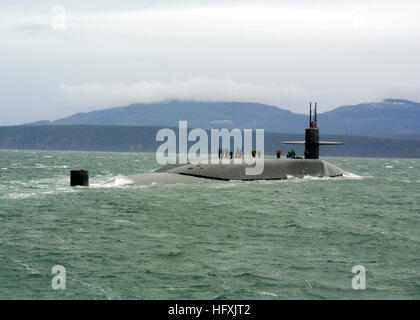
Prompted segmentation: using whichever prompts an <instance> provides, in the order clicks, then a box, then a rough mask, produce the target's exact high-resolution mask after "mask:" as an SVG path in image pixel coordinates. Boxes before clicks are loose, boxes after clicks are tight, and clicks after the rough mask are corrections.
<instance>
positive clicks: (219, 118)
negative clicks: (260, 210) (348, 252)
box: [24, 98, 420, 136]
mask: <svg viewBox="0 0 420 320" xmlns="http://www.w3.org/2000/svg"><path fill="white" fill-rule="evenodd" d="M180 120H186V121H188V126H189V127H195V128H204V129H212V128H218V129H220V128H228V129H232V128H239V129H256V128H260V129H264V130H266V131H270V132H280V133H301V132H302V131H303V129H304V128H305V127H306V126H307V125H308V116H307V115H303V114H298V113H294V112H292V111H290V110H287V109H284V108H279V107H276V106H272V105H265V104H260V103H251V102H220V101H219V102H217V101H215V102H196V101H176V100H172V101H166V102H160V103H151V104H140V103H135V104H130V105H128V106H121V107H115V108H108V109H101V110H96V111H91V112H79V113H76V114H73V115H71V116H68V117H64V118H61V119H58V120H55V121H48V120H41V121H37V122H33V123H28V124H24V125H80V124H89V125H138V126H162V127H176V126H177V125H178V121H180ZM318 123H319V126H320V128H321V130H322V133H323V134H344V135H362V136H397V135H420V129H419V123H420V103H417V102H413V101H410V100H406V99H395V98H389V99H385V100H383V101H381V102H371V103H360V104H356V105H344V106H340V107H337V108H335V109H333V110H330V111H327V112H323V113H319V116H318Z"/></svg>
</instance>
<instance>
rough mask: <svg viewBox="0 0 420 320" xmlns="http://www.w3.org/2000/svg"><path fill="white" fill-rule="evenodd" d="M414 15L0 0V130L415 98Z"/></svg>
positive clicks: (339, 5)
mask: <svg viewBox="0 0 420 320" xmlns="http://www.w3.org/2000/svg"><path fill="white" fill-rule="evenodd" d="M175 3H176V4H175ZM56 5H60V6H62V8H64V9H65V18H66V19H65V20H64V21H65V26H64V24H63V19H62V17H63V15H61V14H60V13H61V12H62V11H60V8H54V6H56ZM419 12H420V1H401V0H399V1H386V0H382V1H344V0H343V1H309V0H308V1H305V0H304V1H264V0H258V1H243V0H241V1H215V0H211V1H174V0H170V1H169V0H167V1H158V0H153V1H111V0H101V1H76V0H72V1H26V0H20V1H14V0H13V1H12V0H2V1H1V2H0V37H1V42H0V43H1V44H0V46H1V50H0V125H11V124H20V123H25V122H30V121H36V120H41V119H48V120H54V119H57V118H61V117H64V116H67V115H71V114H73V113H75V112H84V111H92V110H97V109H101V108H107V107H114V106H123V105H128V104H130V103H135V102H157V101H162V100H168V99H188V100H201V101H209V100H218V101H221V100H222V101H250V102H260V103H266V104H271V105H276V106H279V107H281V108H287V109H290V110H292V111H294V112H299V113H306V110H307V105H308V102H309V101H318V104H319V109H320V111H321V112H322V111H327V110H330V109H333V108H335V107H337V106H340V105H343V104H354V103H359V102H366V101H380V100H382V99H384V98H391V97H392V98H406V99H412V100H415V101H420V58H419V57H420V37H419V36H420V19H419V18H418V15H419ZM63 27H65V28H64V29H63ZM163 116H164V115H163Z"/></svg>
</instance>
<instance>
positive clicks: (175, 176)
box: [127, 103, 345, 185]
mask: <svg viewBox="0 0 420 320" xmlns="http://www.w3.org/2000/svg"><path fill="white" fill-rule="evenodd" d="M316 109H317V105H316V103H315V106H314V114H312V103H310V104H309V127H308V128H306V130H305V140H304V141H283V144H301V145H305V152H304V157H296V156H295V155H291V156H290V157H288V158H269V159H264V158H263V159H258V158H256V155H255V154H253V157H255V159H254V160H255V163H258V162H259V161H263V162H264V163H263V170H262V172H260V173H259V174H256V175H247V174H246V168H247V167H249V164H247V163H246V162H245V161H241V163H237V162H235V159H230V160H228V159H223V160H224V161H221V160H222V159H218V160H219V161H216V163H214V162H213V161H211V163H210V162H206V163H194V164H193V163H188V162H187V163H186V164H178V163H177V164H166V165H164V166H163V167H161V168H158V169H156V170H154V171H152V172H149V173H144V174H140V175H132V176H127V179H129V180H130V181H131V182H132V184H136V185H153V184H176V183H183V184H193V183H209V182H214V181H231V180H242V181H253V180H281V179H287V178H288V177H289V178H290V177H295V178H303V177H304V176H312V177H340V176H343V174H345V172H344V171H342V170H341V169H340V168H338V167H336V166H334V165H332V164H331V163H329V162H327V161H325V160H320V159H319V147H320V146H321V145H340V144H343V143H342V142H330V141H320V140H319V137H320V135H319V127H318V124H317V111H316ZM219 158H220V154H219ZM212 160H213V159H212ZM216 160H217V159H216ZM227 160H228V163H226V161H227Z"/></svg>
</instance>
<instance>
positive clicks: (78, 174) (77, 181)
mask: <svg viewBox="0 0 420 320" xmlns="http://www.w3.org/2000/svg"><path fill="white" fill-rule="evenodd" d="M70 186H72V187H75V186H86V187H87V186H89V171H87V170H71V171H70Z"/></svg>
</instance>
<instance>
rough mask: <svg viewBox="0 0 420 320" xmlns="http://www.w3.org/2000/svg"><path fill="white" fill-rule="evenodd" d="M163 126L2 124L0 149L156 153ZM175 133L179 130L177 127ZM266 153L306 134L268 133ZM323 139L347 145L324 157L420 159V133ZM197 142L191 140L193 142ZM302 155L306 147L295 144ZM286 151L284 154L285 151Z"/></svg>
mask: <svg viewBox="0 0 420 320" xmlns="http://www.w3.org/2000/svg"><path fill="white" fill-rule="evenodd" d="M159 129H161V127H157V126H154V127H151V126H150V127H149V126H144V127H143V126H109V125H104V126H101V125H57V126H10V127H0V149H2V150H33V151H87V152H129V153H133V152H155V151H156V150H157V147H158V146H159V145H160V144H161V142H159V141H156V133H157V131H158V130H159ZM175 132H176V130H175ZM264 140H265V147H264V150H265V154H266V155H273V156H274V154H275V150H277V149H279V148H280V149H281V150H283V151H286V150H289V149H290V146H287V145H284V144H282V141H284V140H303V134H290V133H275V132H265V135H264ZM322 140H326V141H342V142H344V145H340V146H328V147H322V146H321V149H320V156H321V157H354V158H402V159H418V158H420V136H391V137H366V136H345V135H322ZM194 143H195V142H191V145H192V144H194ZM293 148H294V149H295V150H296V153H297V154H300V155H302V154H303V151H304V150H303V146H296V147H295V146H293ZM283 154H285V153H284V152H283Z"/></svg>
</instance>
